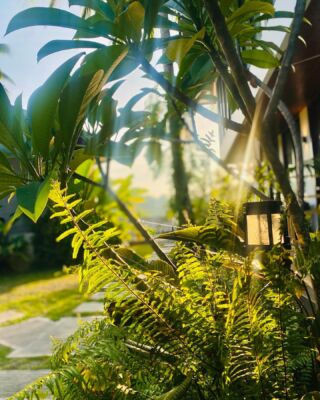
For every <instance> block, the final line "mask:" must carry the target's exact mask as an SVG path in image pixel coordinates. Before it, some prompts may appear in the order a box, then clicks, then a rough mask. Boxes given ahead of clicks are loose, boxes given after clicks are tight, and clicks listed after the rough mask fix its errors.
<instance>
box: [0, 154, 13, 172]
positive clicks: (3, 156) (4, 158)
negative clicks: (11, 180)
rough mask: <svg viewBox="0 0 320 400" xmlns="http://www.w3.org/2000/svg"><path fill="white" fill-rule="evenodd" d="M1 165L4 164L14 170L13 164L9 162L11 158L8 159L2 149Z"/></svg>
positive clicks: (0, 155)
mask: <svg viewBox="0 0 320 400" xmlns="http://www.w3.org/2000/svg"><path fill="white" fill-rule="evenodd" d="M0 165H1V166H4V167H5V168H7V169H8V170H9V171H12V168H11V165H10V163H9V160H8V159H7V157H6V156H5V154H4V153H3V152H2V151H0Z"/></svg>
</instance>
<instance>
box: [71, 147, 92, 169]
mask: <svg viewBox="0 0 320 400" xmlns="http://www.w3.org/2000/svg"><path fill="white" fill-rule="evenodd" d="M92 158H93V156H92V155H89V154H86V152H85V149H78V150H75V151H74V152H73V153H72V157H71V160H70V164H69V167H70V168H71V170H72V171H75V170H76V169H77V168H78V167H79V165H81V164H82V163H83V162H84V161H87V160H88V159H92Z"/></svg>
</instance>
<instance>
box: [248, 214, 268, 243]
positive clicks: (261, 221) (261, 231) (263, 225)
mask: <svg viewBox="0 0 320 400" xmlns="http://www.w3.org/2000/svg"><path fill="white" fill-rule="evenodd" d="M247 233H248V238H247V240H248V243H247V244H248V245H249V246H269V245H270V241H269V228H268V217H267V214H258V215H256V214H252V215H247Z"/></svg>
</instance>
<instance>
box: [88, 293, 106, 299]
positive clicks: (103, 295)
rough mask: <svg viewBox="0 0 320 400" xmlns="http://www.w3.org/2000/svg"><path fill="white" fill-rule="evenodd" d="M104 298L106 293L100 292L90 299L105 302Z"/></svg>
mask: <svg viewBox="0 0 320 400" xmlns="http://www.w3.org/2000/svg"><path fill="white" fill-rule="evenodd" d="M104 298H105V293H104V292H98V293H95V294H93V295H92V296H91V297H90V300H93V301H102V300H104Z"/></svg>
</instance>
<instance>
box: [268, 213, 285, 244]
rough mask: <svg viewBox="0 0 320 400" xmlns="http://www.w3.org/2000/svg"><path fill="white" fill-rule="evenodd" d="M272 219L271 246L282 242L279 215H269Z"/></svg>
mask: <svg viewBox="0 0 320 400" xmlns="http://www.w3.org/2000/svg"><path fill="white" fill-rule="evenodd" d="M271 218H272V237H273V244H279V243H281V242H283V237H282V232H281V214H271Z"/></svg>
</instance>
